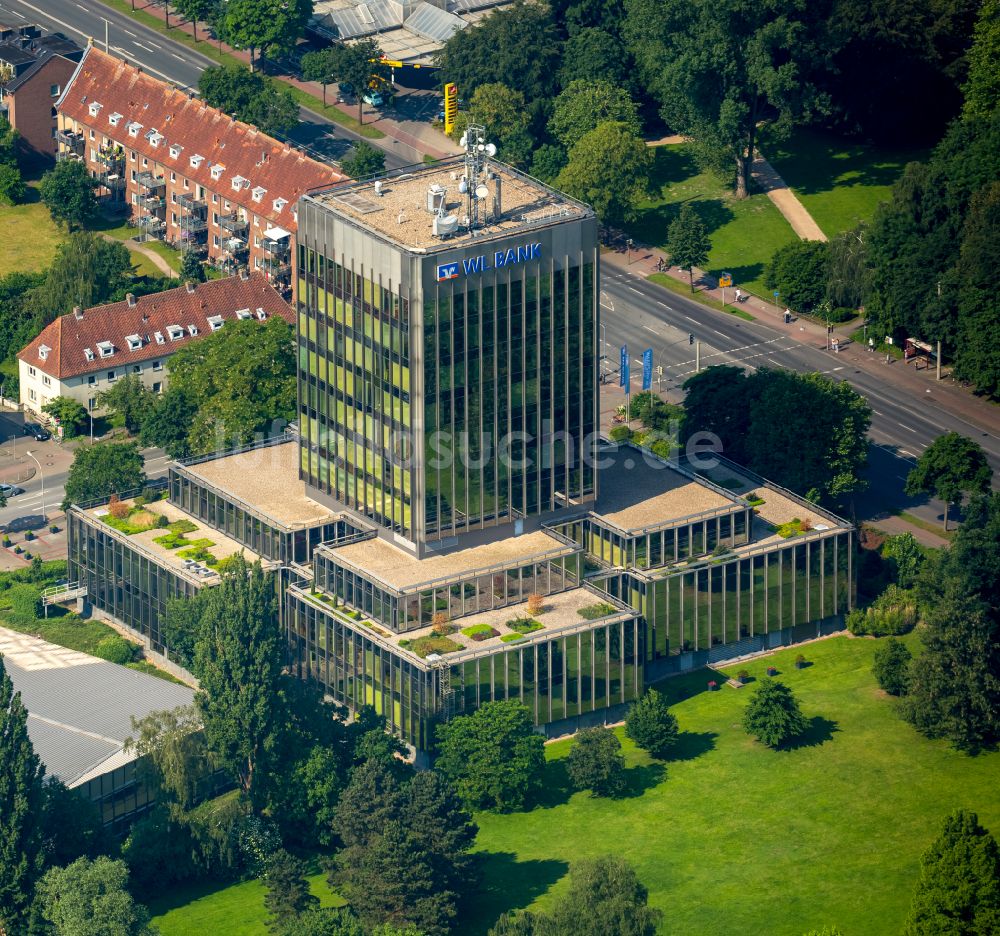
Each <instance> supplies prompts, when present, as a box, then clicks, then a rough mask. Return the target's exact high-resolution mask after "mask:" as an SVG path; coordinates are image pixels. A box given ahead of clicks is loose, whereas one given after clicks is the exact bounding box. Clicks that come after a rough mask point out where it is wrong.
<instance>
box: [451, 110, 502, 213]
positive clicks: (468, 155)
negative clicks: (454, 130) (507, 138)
mask: <svg viewBox="0 0 1000 936" xmlns="http://www.w3.org/2000/svg"><path fill="white" fill-rule="evenodd" d="M459 144H460V145H461V146H464V147H465V175H464V176H463V177H462V178H461V180H460V181H459V183H458V191H459V192H460V193H461V194H462V195H465V196H467V197H468V200H469V211H468V218H469V228H470V230H471V229H473V228H477V227H480V226H481V225H483V224H485V223H486V199H488V198H489V196H490V190H489V188H488V186H487V185H486V179H487V178H489V175H488V168H487V160H488V159H490V158H492V157H493V156H496V154H497V148H496V147H495V146H494V145H493V144H492V143H487V142H486V128H485V127H480V126H477V125H476V124H469V126H468V127H467V128H466V130H465V133H464V134H463V135H462V139H461V140H460V141H459ZM480 202H482V203H483V206H482V208H480V205H479V203H480Z"/></svg>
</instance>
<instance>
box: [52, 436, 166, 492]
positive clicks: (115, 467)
mask: <svg viewBox="0 0 1000 936" xmlns="http://www.w3.org/2000/svg"><path fill="white" fill-rule="evenodd" d="M144 464H145V463H144V462H143V458H142V455H141V454H140V453H139V447H138V446H137V445H136V444H135V443H134V442H97V443H95V444H94V445H88V446H85V447H83V448H78V449H77V450H76V454H75V455H74V456H73V464H72V465H71V466H70V469H69V476H68V477H67V478H66V499H65V503H66V504H82V503H84V502H86V501H91V500H97V499H98V498H101V497H109V496H110V495H112V494H124V493H126V492H127V491H134V490H136V489H137V488H141V487H142V486H143V485H144V484H145V483H146V472H145V469H144Z"/></svg>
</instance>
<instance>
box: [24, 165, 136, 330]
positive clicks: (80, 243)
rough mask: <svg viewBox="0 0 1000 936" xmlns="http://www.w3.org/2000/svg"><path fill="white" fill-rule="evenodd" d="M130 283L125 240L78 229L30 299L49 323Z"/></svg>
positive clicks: (34, 307) (89, 304) (109, 295)
mask: <svg viewBox="0 0 1000 936" xmlns="http://www.w3.org/2000/svg"><path fill="white" fill-rule="evenodd" d="M60 165H65V163H60ZM131 283H132V257H131V255H130V254H129V252H128V248H127V247H126V246H125V245H124V244H123V243H121V242H120V241H110V240H105V239H104V238H103V237H99V236H98V235H96V234H93V233H91V232H90V231H78V232H76V233H73V234H71V235H70V236H69V238H68V239H67V240H66V241H64V242H63V243H62V244H60V245H59V249H58V251H57V252H56V257H55V260H53V262H52V266H51V267H49V271H48V273H47V274H46V276H45V281H44V282H43V283H42V284H41V286H39V287H37V288H36V289H34V290H32V292H31V294H30V296H29V297H28V302H29V304H30V305H31V306H32V307H33V309H35V310H36V313H37V316H38V319H39V320H40V321H41V322H42V323H43V324H46V325H47V324H48V323H49V322H51V321H52V320H53V319H54V318H55V317H56V316H58V315H65V314H66V313H68V312H71V311H72V310H73V307H74V306H79V307H80V308H81V309H84V310H86V309H88V308H89V307H90V306H94V305H99V304H100V303H103V302H108V301H110V300H111V299H113V298H114V297H115V296H116V295H119V294H120V293H121V292H123V291H124V289H125V288H126V287H129V286H130V285H131Z"/></svg>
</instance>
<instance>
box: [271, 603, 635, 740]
mask: <svg viewBox="0 0 1000 936" xmlns="http://www.w3.org/2000/svg"><path fill="white" fill-rule="evenodd" d="M288 605H289V607H288V621H289V628H290V636H291V641H292V647H293V655H294V656H295V662H296V664H297V666H298V670H299V672H300V674H301V675H302V676H309V677H312V678H315V679H317V680H319V681H320V682H321V683H322V684H323V686H324V687H325V688H326V690H327V691H328V692H329V693H330V695H332V696H333V697H334V698H335V699H336V700H337V701H338V702H342V703H344V704H345V705H348V706H350V707H352V708H354V709H355V710H356V709H357V708H358V707H360V706H361V705H372V706H374V707H375V709H376V711H378V712H379V713H380V714H382V715H384V716H385V718H386V721H387V722H388V724H389V727H390V728H391V729H392V730H393V731H394V732H395V733H397V734H399V735H400V737H402V738H403V739H404V740H405V741H407V742H408V743H410V744H412V745H413V746H414V747H416V748H418V749H421V750H426V749H428V748H429V747H430V746H431V742H432V740H433V730H434V724H435V723H436V722H437V721H438V720H440V719H442V718H445V717H450V716H451V715H456V714H468V713H469V712H471V711H473V710H474V709H475V708H477V707H478V706H479V705H482V704H483V703H484V702H489V701H491V700H502V699H518V700H519V701H521V702H523V703H524V704H525V705H526V706H528V708H529V709H530V710H531V712H532V713H533V717H534V720H535V724H537V725H544V724H547V723H549V722H553V721H558V720H560V719H563V718H572V717H575V716H578V715H584V714H586V713H589V712H594V711H597V710H599V709H602V708H607V707H609V706H612V705H617V704H620V703H622V702H628V701H630V700H632V699H635V698H636V697H637V696H638V695H641V693H642V691H643V658H644V655H645V649H644V628H643V625H642V623H641V622H640V621H639V620H638V619H636V618H631V619H628V620H624V621H622V620H618V621H608V622H606V623H602V622H595V623H593V624H587V625H581V626H580V627H578V628H573V629H567V630H566V631H565V632H564V633H562V634H556V635H553V637H551V638H550V639H547V640H536V641H532V642H530V643H519V644H514V645H511V646H509V647H504V648H500V649H496V650H494V651H493V652H484V653H482V654H479V655H469V654H464V655H462V657H463V658H461V659H459V660H456V661H455V662H454V663H449V661H447V659H446V661H445V662H444V663H443V664H439V665H438V666H437V667H431V666H430V665H428V664H423V663H421V662H419V661H417V660H415V659H414V658H412V657H411V656H410V655H409V654H406V653H404V652H402V651H400V650H398V649H395V648H394V647H392V646H391V645H389V644H388V643H387V642H386V641H385V640H381V639H379V638H378V637H377V636H376V635H375V634H373V633H372V632H370V631H366V630H365V629H364V628H363V627H362V626H361V625H358V624H354V623H352V622H350V621H348V620H345V619H344V618H342V617H341V616H340V615H338V614H337V613H336V612H334V611H331V610H329V609H327V608H324V607H321V606H320V605H319V604H318V603H317V602H316V601H314V600H313V599H310V598H308V597H307V596H306V595H305V593H304V592H301V591H299V590H298V589H295V588H291V589H289V591H288Z"/></svg>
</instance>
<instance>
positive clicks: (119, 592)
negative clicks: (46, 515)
mask: <svg viewBox="0 0 1000 936" xmlns="http://www.w3.org/2000/svg"><path fill="white" fill-rule="evenodd" d="M66 536H67V541H68V543H67V557H68V560H69V564H68V575H69V580H70V581H71V582H79V583H80V584H81V585H85V586H86V587H87V597H88V599H89V600H90V602H91V603H92V604H93V605H94V607H96V608H98V609H99V610H100V611H103V612H105V613H106V614H109V615H111V616H112V617H114V618H116V619H117V620H119V621H121V622H122V623H123V624H124V625H125V626H126V627H130V628H131V629H132V630H134V631H135V632H136V633H137V634H139V635H141V636H142V637H146V638H148V639H149V641H150V644H151V646H152V649H153V650H155V651H156V652H157V653H168V652H169V648H168V647H167V646H166V645H165V644H164V641H163V637H162V635H161V634H160V621H161V620H162V618H163V614H164V612H165V611H166V607H167V602H168V601H169V600H170V599H171V598H191V597H193V596H194V595H195V593H196V592H197V591H198V586H196V585H194V584H193V583H192V582H189V581H188V580H187V579H185V578H183V577H182V576H180V575H176V574H175V573H173V572H171V571H170V570H168V569H165V568H163V566H161V565H158V564H157V563H156V562H155V561H154V560H153V559H151V558H150V557H148V556H146V555H144V554H143V553H141V552H139V551H137V550H135V549H133V548H132V547H131V546H130V545H129V544H128V543H127V542H126V541H125V537H123V536H121V535H120V534H119V535H116V534H115V532H114V531H113V530H112V529H111V528H110V527H108V526H106V525H105V524H103V523H99V522H93V523H92V522H90V521H88V519H87V518H86V517H85V516H83V515H82V514H80V513H79V512H78V511H77V510H76V509H70V511H69V512H68V513H67V515H66Z"/></svg>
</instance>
